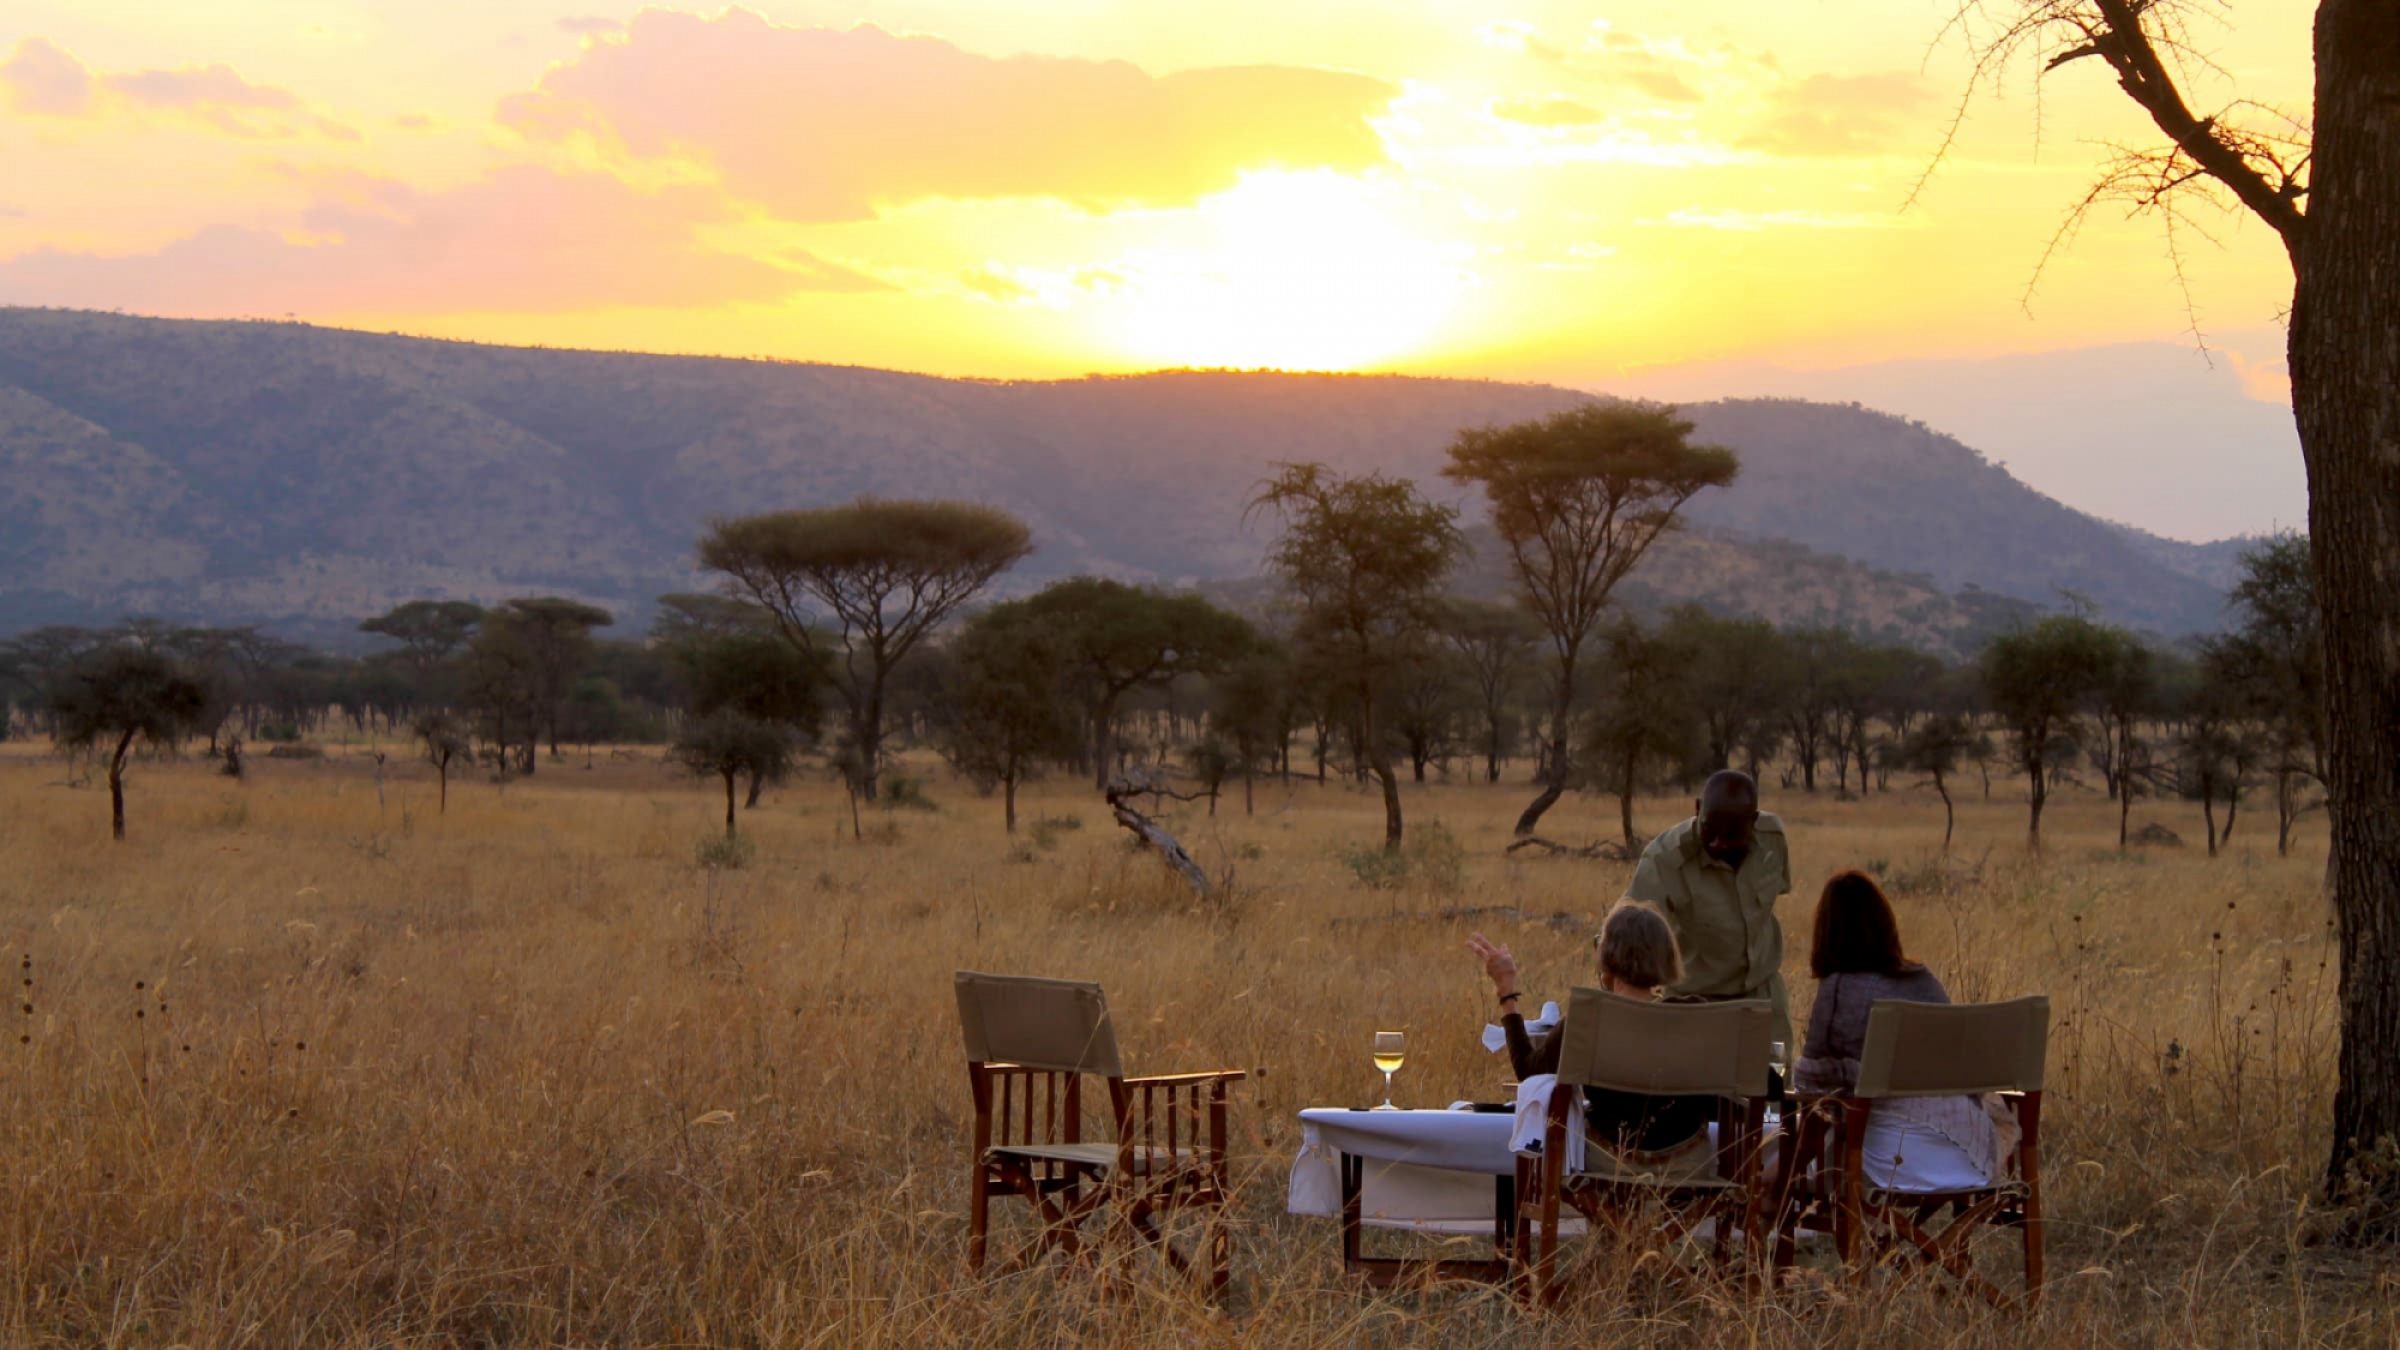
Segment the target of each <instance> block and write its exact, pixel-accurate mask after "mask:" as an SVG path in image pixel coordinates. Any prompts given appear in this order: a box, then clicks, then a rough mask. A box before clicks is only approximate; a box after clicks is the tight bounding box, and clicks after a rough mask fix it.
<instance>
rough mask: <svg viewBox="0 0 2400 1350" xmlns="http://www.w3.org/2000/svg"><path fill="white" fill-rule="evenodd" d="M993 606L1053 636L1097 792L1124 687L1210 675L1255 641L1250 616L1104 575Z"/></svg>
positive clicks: (1111, 759)
mask: <svg viewBox="0 0 2400 1350" xmlns="http://www.w3.org/2000/svg"><path fill="white" fill-rule="evenodd" d="M995 608H998V609H1003V610H1008V611H1011V612H1012V613H1014V614H1018V615H1021V616H1022V617H1023V618H1024V619H1026V620H1028V621H1031V622H1035V623H1039V624H1041V625H1043V626H1044V627H1047V628H1048V629H1050V631H1051V632H1052V634H1053V635H1054V636H1055V639H1056V641H1055V644H1054V646H1055V650H1056V653H1057V656H1058V658H1059V669H1060V671H1061V673H1062V674H1064V675H1065V676H1067V678H1068V679H1069V681H1070V682H1071V683H1072V685H1073V686H1074V688H1075V689H1076V690H1077V692H1078V693H1079V694H1080V695H1081V697H1082V699H1083V703H1084V715H1085V717H1086V719H1087V720H1088V722H1089V725H1090V730H1091V750H1092V775H1093V786H1095V787H1098V788H1101V789H1103V790H1106V788H1107V787H1108V784H1109V780H1110V778H1111V777H1113V776H1114V774H1115V772H1116V753H1115V744H1114V742H1115V735H1116V721H1117V710H1118V705H1119V704H1120V703H1121V702H1122V701H1123V699H1124V698H1125V696H1126V695H1127V694H1128V693H1131V692H1132V691H1134V690H1137V689H1164V688H1166V687H1167V686H1169V685H1171V684H1173V683H1174V682H1175V681H1176V680H1177V679H1180V678H1181V677H1183V676H1186V675H1214V674H1217V673H1219V672H1221V671H1223V670H1224V669H1225V668H1226V667H1227V666H1228V665H1230V664H1231V663H1232V662H1233V661H1235V660H1237V659H1239V658H1240V657H1241V656H1242V654H1243V653H1245V652H1247V651H1249V650H1251V649H1252V648H1254V647H1256V646H1257V645H1258V641H1259V638H1258V634H1257V632H1256V631H1254V630H1253V629H1252V628H1251V627H1250V624H1249V621H1247V620H1245V619H1243V618H1242V617H1241V616H1240V615H1238V614H1234V613H1231V612H1230V611H1227V610H1223V609H1220V608H1218V607H1217V606H1216V605H1213V604H1211V603H1209V601H1208V599H1207V598H1206V597H1205V596H1201V595H1196V594H1192V593H1190V592H1181V593H1178V592H1170V591H1160V590H1154V589H1151V588H1149V587H1144V586H1128V585H1126V584H1125V583H1124V582H1121V581H1111V580H1108V579H1106V578H1103V577H1069V578H1067V579H1066V580H1064V581H1058V582H1053V583H1051V584H1050V585H1048V586H1046V587H1044V588H1042V590H1041V591H1039V592H1037V593H1036V594H1034V595H1031V596H1029V597H1027V598H1025V599H1023V600H1017V601H1012V602H1010V603H1008V604H1006V605H1001V606H996V607H995Z"/></svg>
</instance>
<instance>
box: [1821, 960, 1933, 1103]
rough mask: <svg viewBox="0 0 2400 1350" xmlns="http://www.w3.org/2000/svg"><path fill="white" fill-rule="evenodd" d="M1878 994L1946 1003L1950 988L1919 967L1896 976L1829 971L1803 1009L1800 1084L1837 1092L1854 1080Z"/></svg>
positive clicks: (1855, 1084) (1892, 997) (1910, 1001)
mask: <svg viewBox="0 0 2400 1350" xmlns="http://www.w3.org/2000/svg"><path fill="white" fill-rule="evenodd" d="M1880 999H1896V1000H1898V1001H1901V1002H1904V1003H1948V1002H1949V1001H1950V994H1949V991H1947V990H1945V989H1943V988H1942V982H1941V981H1940V980H1938V979H1936V978H1934V974H1933V972H1932V971H1930V970H1927V969H1925V968H1924V967H1923V966H1919V967H1917V968H1916V969H1914V970H1908V971H1902V972H1900V973H1899V974H1896V975H1873V974H1867V973H1863V972H1857V973H1851V974H1836V975H1828V976H1826V977H1825V978H1824V979H1823V980H1821V981H1819V982H1818V984H1817V1001H1816V1003H1815V1005H1814V1006H1812V1007H1811V1008H1810V1009H1809V1011H1808V1040H1807V1041H1806V1042H1805V1043H1804V1044H1803V1045H1802V1047H1801V1050H1800V1059H1801V1063H1800V1064H1799V1066H1798V1069H1799V1071H1798V1074H1797V1075H1796V1076H1797V1078H1798V1082H1799V1086H1801V1087H1803V1088H1807V1089H1810V1090H1812V1091H1819V1092H1824V1091H1839V1090H1843V1089H1847V1088H1851V1087H1855V1086H1857V1084H1858V1060H1859V1055H1860V1053H1861V1052H1862V1051H1863V1050H1864V1049H1865V1048H1866V1044H1867V1011H1868V1010H1869V1009H1870V1008H1873V1007H1874V1006H1875V1004H1876V1002H1877V1001H1878V1000H1880Z"/></svg>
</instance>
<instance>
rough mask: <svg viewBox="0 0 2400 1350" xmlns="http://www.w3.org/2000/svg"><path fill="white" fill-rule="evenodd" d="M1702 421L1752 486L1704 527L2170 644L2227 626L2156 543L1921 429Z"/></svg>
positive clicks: (1709, 514)
mask: <svg viewBox="0 0 2400 1350" xmlns="http://www.w3.org/2000/svg"><path fill="white" fill-rule="evenodd" d="M1689 412H1690V415H1691V417H1692V420H1693V421H1694V422H1695V423H1696V424H1697V425H1698V428H1699V434H1700V436H1702V437H1703V438H1705V439H1707V440H1710V441H1713V442H1716V443H1717V444H1720V445H1729V446H1732V447H1734V448H1735V449H1736V450H1738V451H1740V452H1741V456H1742V476H1741V479H1740V481H1738V482H1736V483H1735V484H1734V485H1733V487H1732V488H1731V489H1729V490H1727V491H1724V492H1718V493H1710V494H1707V495H1705V496H1703V497H1702V498H1700V499H1698V500H1696V501H1694V502H1693V503H1692V518H1693V519H1694V520H1695V521H1698V522H1701V523H1703V524H1709V525H1717V526H1722V527H1724V528H1727V529H1733V530H1739V531H1741V532H1742V533H1744V534H1751V535H1763V536H1770V537H1776V538H1783V539H1790V540H1794V541H1796V542H1798V543H1802V544H1806V545H1808V546H1809V547H1810V548H1813V549H1818V550H1821V551H1824V552H1828V553H1838V554H1840V555H1842V556H1844V557H1848V558H1855V559H1857V560H1858V561H1860V562H1864V563H1868V564H1871V565H1873V566H1876V567H1881V568H1887V569H1890V570H1893V571H1900V572H1913V573H1917V574H1920V575H1923V576H1926V577H1930V578H1931V579H1932V580H1933V582H1934V584H1935V585H1937V586H1940V587H1942V588H1943V589H1946V590H1958V589H1963V588H1965V587H1967V586H1980V587H1982V588H1983V589H1985V590H1988V591H1996V592H1998V593H2000V594H2002V595H2012V596H2016V597H2018V598H2020V599H2024V600H2031V601H2034V602H2035V603H2037V604H2042V605H2047V606H2053V607H2055V606H2057V605H2059V604H2060V603H2061V600H2062V597H2063V596H2064V594H2065V593H2067V592H2073V593H2074V594H2077V595H2080V596H2082V597H2084V598H2085V599H2087V600H2090V601H2092V602H2093V603H2094V604H2096V605H2097V606H2098V607H2099V610H2100V612H2101V613H2102V614H2103V615H2105V616H2107V617H2108V618H2110V619H2112V620H2115V621H2117V622H2120V623H2127V624H2132V625H2134V626H2136V627H2141V628H2150V629H2155V630H2157V631H2159V632H2163V633H2171V634H2181V633H2189V632H2197V631H2205V630H2209V629H2213V628H2215V627H2217V626H2218V625H2219V623H2220V621H2221V616H2222V612H2223V608H2224V592H2223V590H2222V588H2221V587H2216V586H2211V585H2209V584H2208V583H2207V582H2204V581H2202V580H2200V579H2199V578H2197V577H2194V576H2192V575H2190V574H2189V573H2187V572H2185V571H2183V570H2181V569H2180V568H2177V567H2174V566H2171V565H2169V564H2168V563H2167V562H2166V561H2165V560H2164V558H2163V557H2162V556H2161V555H2162V553H2163V550H2160V551H2156V552H2154V551H2153V550H2152V549H2151V548H2148V547H2146V546H2145V544H2144V542H2143V541H2144V540H2148V539H2150V538H2151V537H2150V536H2147V535H2141V534H2140V533H2139V532H2138V531H2133V530H2129V529H2127V528H2126V527H2124V526H2121V525H2113V524H2109V523H2107V522H2103V521H2099V520H2095V519H2093V518H2092V517H2090V516H2087V515H2085V514H2083V513H2082V512H2080V511H2076V510H2074V509H2073V508H2071V507H2068V506H2064V505H2061V504H2060V503H2058V502H2056V501H2053V500H2052V499H2050V498H2048V497H2045V496H2042V495H2041V494H2040V493H2037V492H2034V491H2032V490H2031V489H2029V488H2027V487H2025V486H2024V485H2023V484H2022V483H2019V482H2018V481H2017V480H2016V479H2014V478H2012V477H2010V476H2009V474H2008V471H2007V470H2005V469H2002V468H2000V467H1999V466H1998V465H1995V464H1992V463H1990V462H1989V461H1987V460H1985V459H1984V457H1983V456H1981V455H1979V454H1977V453H1975V452H1974V451H1973V450H1970V449H1968V448H1967V447H1966V446H1964V445H1961V444H1959V443H1958V442H1957V441H1955V440H1953V439H1951V438H1950V437H1948V436H1944V435H1942V434H1941V433H1939V432H1936V431H1934V430H1932V429H1931V428H1928V427H1925V426H1923V425H1921V424H1919V423H1915V422H1911V421H1908V420H1906V419H1904V418H1898V417H1891V416H1887V415H1885V414H1883V413H1878V412H1873V411H1870V410H1867V409H1863V408H1853V407H1845V406H1841V405H1838V404H1826V403H1804V402H1801V401H1799V400H1796V399H1731V400H1726V401H1724V402H1719V403H1707V404H1699V405H1696V406H1694V407H1692V408H1691V409H1690V410H1689ZM2155 542H2156V543H2157V544H2160V545H2166V544H2168V543H2169V541H2166V540H2157V541H2155Z"/></svg>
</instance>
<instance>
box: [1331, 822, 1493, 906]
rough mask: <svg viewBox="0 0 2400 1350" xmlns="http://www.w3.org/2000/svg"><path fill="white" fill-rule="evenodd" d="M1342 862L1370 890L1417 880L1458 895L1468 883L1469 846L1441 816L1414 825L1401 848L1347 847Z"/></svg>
mask: <svg viewBox="0 0 2400 1350" xmlns="http://www.w3.org/2000/svg"><path fill="white" fill-rule="evenodd" d="M1342 865H1343V866H1344V867H1347V868H1349V869H1350V874H1351V875H1352V876H1354V877H1356V878H1358V882H1359V884H1360V885H1362V886H1365V887H1367V888H1368V889H1369V890H1378V891H1388V890H1398V889H1399V888H1400V887H1402V886H1405V885H1407V884H1408V883H1409V882H1411V881H1415V882H1417V883H1419V884H1421V885H1423V886H1424V888H1425V889H1426V890H1428V891H1431V892H1433V893H1434V894H1436V895H1456V894H1457V893H1458V891H1459V890H1460V888H1461V887H1462V886H1464V885H1465V883H1466V874H1467V849H1466V845H1464V844H1461V843H1460V842H1459V841H1458V836H1457V835H1455V834H1453V833H1451V832H1450V827H1449V826H1447V825H1444V824H1443V823H1442V822H1440V821H1438V820H1428V821H1426V822H1424V823H1423V824H1421V825H1417V826H1414V827H1412V828H1411V829H1410V830H1409V832H1408V834H1407V835H1406V836H1405V837H1404V838H1403V839H1402V840H1401V842H1400V851H1399V852H1397V853H1390V852H1386V851H1385V850H1383V849H1382V848H1361V849H1346V850H1344V851H1343V853H1342Z"/></svg>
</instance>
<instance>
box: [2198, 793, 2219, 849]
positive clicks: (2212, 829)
mask: <svg viewBox="0 0 2400 1350" xmlns="http://www.w3.org/2000/svg"><path fill="white" fill-rule="evenodd" d="M2200 819H2201V820H2202V821H2204V822H2206V823H2207V825H2208V856H2210V857H2212V858H2213V857H2215V856H2217V785H2216V784H2214V783H2207V782H2204V783H2202V784H2201V785H2200Z"/></svg>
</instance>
